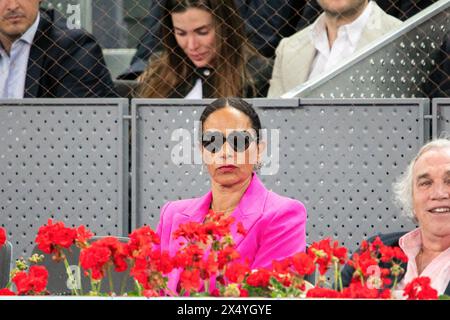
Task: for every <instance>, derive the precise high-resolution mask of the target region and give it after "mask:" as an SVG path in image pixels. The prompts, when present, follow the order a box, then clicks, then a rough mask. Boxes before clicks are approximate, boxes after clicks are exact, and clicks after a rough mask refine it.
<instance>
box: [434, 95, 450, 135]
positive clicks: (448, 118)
mask: <svg viewBox="0 0 450 320" xmlns="http://www.w3.org/2000/svg"><path fill="white" fill-rule="evenodd" d="M432 115H433V120H434V121H433V138H438V137H446V138H449V137H450V98H439V99H433V111H432Z"/></svg>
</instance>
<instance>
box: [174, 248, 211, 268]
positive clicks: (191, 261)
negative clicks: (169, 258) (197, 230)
mask: <svg viewBox="0 0 450 320" xmlns="http://www.w3.org/2000/svg"><path fill="white" fill-rule="evenodd" d="M203 255H204V252H203V250H202V249H200V248H199V247H198V246H197V245H189V246H187V247H186V248H184V249H183V250H182V251H178V252H177V253H176V255H175V257H174V264H175V267H177V268H187V267H188V266H198V265H199V263H200V262H201V261H202V259H203Z"/></svg>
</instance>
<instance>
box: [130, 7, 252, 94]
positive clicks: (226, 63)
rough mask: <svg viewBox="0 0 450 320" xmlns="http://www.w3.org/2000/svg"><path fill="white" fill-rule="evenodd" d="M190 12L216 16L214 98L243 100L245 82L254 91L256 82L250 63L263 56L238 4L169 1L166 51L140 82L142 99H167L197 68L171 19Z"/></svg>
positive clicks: (164, 33)
mask: <svg viewBox="0 0 450 320" xmlns="http://www.w3.org/2000/svg"><path fill="white" fill-rule="evenodd" d="M190 8H197V9H201V10H205V11H207V12H209V13H211V14H212V16H213V22H214V27H215V32H216V46H217V47H216V57H215V61H214V66H213V68H214V77H213V78H212V79H213V81H212V86H213V88H215V91H216V92H215V93H214V95H213V96H214V97H227V96H243V95H244V94H245V81H248V83H249V84H250V85H251V86H253V87H254V79H253V78H252V76H251V75H250V73H249V72H248V70H247V69H246V66H247V63H248V60H249V58H250V57H252V56H255V55H258V56H260V55H259V53H258V52H257V51H256V49H255V48H254V47H253V46H252V45H250V44H249V42H248V40H247V38H246V36H245V23H244V22H243V20H242V18H241V17H240V16H239V14H238V12H237V10H236V8H235V4H234V0H167V2H166V6H165V7H164V8H163V19H162V21H161V36H162V44H163V51H162V53H161V55H159V56H156V58H155V56H154V57H152V58H151V61H150V63H149V66H148V67H147V69H146V71H145V72H144V73H143V74H142V76H141V77H140V78H139V81H140V86H139V87H140V88H139V89H138V96H139V97H143V98H167V97H169V96H170V95H171V93H172V92H174V91H175V90H176V89H177V88H178V87H179V86H180V85H181V84H183V83H184V81H185V80H186V79H188V78H189V76H190V75H191V74H192V73H193V68H195V67H194V66H193V64H192V62H191V61H190V59H189V57H187V55H186V54H185V53H184V51H183V49H181V48H180V46H179V45H178V43H177V41H176V38H175V35H174V32H173V23H172V16H171V14H172V13H182V12H185V11H187V10H188V9H190ZM255 90H256V89H255ZM255 92H256V91H255Z"/></svg>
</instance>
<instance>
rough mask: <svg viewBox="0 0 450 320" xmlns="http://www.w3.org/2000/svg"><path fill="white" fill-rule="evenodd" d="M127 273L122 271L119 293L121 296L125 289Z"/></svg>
mask: <svg viewBox="0 0 450 320" xmlns="http://www.w3.org/2000/svg"><path fill="white" fill-rule="evenodd" d="M127 279H128V277H127V274H126V272H124V273H123V277H122V283H121V284H120V295H121V296H123V294H124V291H125V286H126V284H127Z"/></svg>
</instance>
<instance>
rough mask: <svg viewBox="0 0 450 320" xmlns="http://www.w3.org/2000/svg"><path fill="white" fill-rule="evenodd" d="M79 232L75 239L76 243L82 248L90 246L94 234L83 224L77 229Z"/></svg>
mask: <svg viewBox="0 0 450 320" xmlns="http://www.w3.org/2000/svg"><path fill="white" fill-rule="evenodd" d="M75 230H76V232H77V237H76V239H75V242H76V244H77V245H78V246H79V247H80V248H85V247H87V246H88V240H89V239H91V238H92V237H93V236H94V234H93V233H92V232H91V231H90V230H89V229H87V228H86V227H85V226H83V225H81V226H79V227H78V228H76V229H75Z"/></svg>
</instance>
